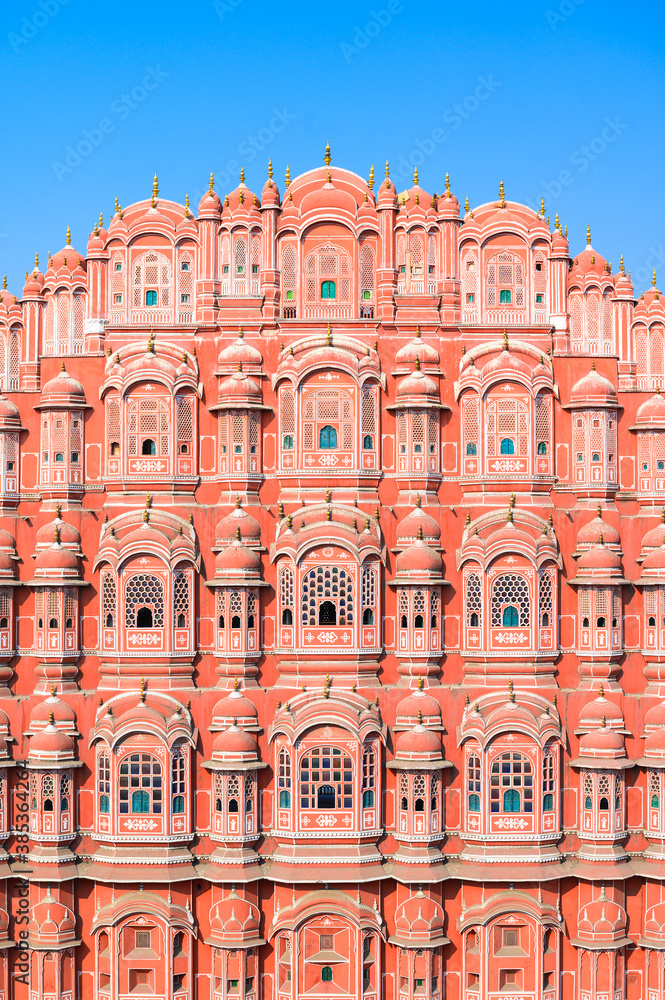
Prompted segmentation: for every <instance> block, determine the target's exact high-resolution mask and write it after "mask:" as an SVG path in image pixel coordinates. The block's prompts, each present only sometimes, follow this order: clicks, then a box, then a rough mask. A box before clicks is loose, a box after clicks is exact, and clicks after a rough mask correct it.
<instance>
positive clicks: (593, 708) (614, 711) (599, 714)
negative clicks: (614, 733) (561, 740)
mask: <svg viewBox="0 0 665 1000" xmlns="http://www.w3.org/2000/svg"><path fill="white" fill-rule="evenodd" d="M603 719H604V720H605V721H604V722H603ZM604 725H605V726H609V727H610V729H623V728H624V719H623V712H622V711H621V709H620V708H619V706H618V705H615V704H614V702H613V701H609V699H608V698H606V697H605V694H604V692H603V687H602V685H601V687H600V694H599V695H598V697H597V698H595V699H594V700H593V701H590V702H589V703H588V704H587V705H585V706H584V708H583V709H582V711H581V712H580V729H598V728H600V727H602V726H604Z"/></svg>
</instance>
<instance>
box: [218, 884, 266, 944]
mask: <svg viewBox="0 0 665 1000" xmlns="http://www.w3.org/2000/svg"><path fill="white" fill-rule="evenodd" d="M259 922H260V915H259V911H258V909H257V908H256V906H254V904H253V903H250V902H249V900H248V899H242V897H241V896H239V895H238V894H237V892H236V891H235V890H233V891H232V892H231V893H229V895H228V896H227V897H226V899H223V900H221V902H219V903H216V904H215V905H214V906H213V907H212V909H211V911H210V930H211V931H212V934H213V936H214V937H216V938H217V939H222V940H223V939H225V938H228V939H229V941H241V940H243V939H246V938H249V939H251V938H254V937H257V935H258V933H259Z"/></svg>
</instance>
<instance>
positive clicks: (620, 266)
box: [619, 254, 626, 274]
mask: <svg viewBox="0 0 665 1000" xmlns="http://www.w3.org/2000/svg"><path fill="white" fill-rule="evenodd" d="M619 270H620V271H621V273H622V274H625V273H626V269H625V268H624V266H623V254H621V257H620V258H619Z"/></svg>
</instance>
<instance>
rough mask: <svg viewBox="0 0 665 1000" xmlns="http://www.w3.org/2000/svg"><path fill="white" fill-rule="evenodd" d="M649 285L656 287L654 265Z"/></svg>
mask: <svg viewBox="0 0 665 1000" xmlns="http://www.w3.org/2000/svg"><path fill="white" fill-rule="evenodd" d="M651 287H652V288H655V287H656V268H655V267H654V269H653V278H652V279H651Z"/></svg>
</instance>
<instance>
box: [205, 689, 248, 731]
mask: <svg viewBox="0 0 665 1000" xmlns="http://www.w3.org/2000/svg"><path fill="white" fill-rule="evenodd" d="M256 720H257V712H256V706H255V705H254V703H253V702H252V701H250V700H249V698H247V697H246V696H245V695H244V694H243V693H242V691H241V690H240V689H239V688H236V689H235V690H234V691H231V693H230V694H228V695H226V697H225V698H220V700H219V701H218V702H217V703H216V705H215V707H214V708H213V710H212V724H213V726H229V725H231V723H236V724H237V725H238V726H240V727H244V726H247V725H250V726H253V725H255V724H256Z"/></svg>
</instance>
